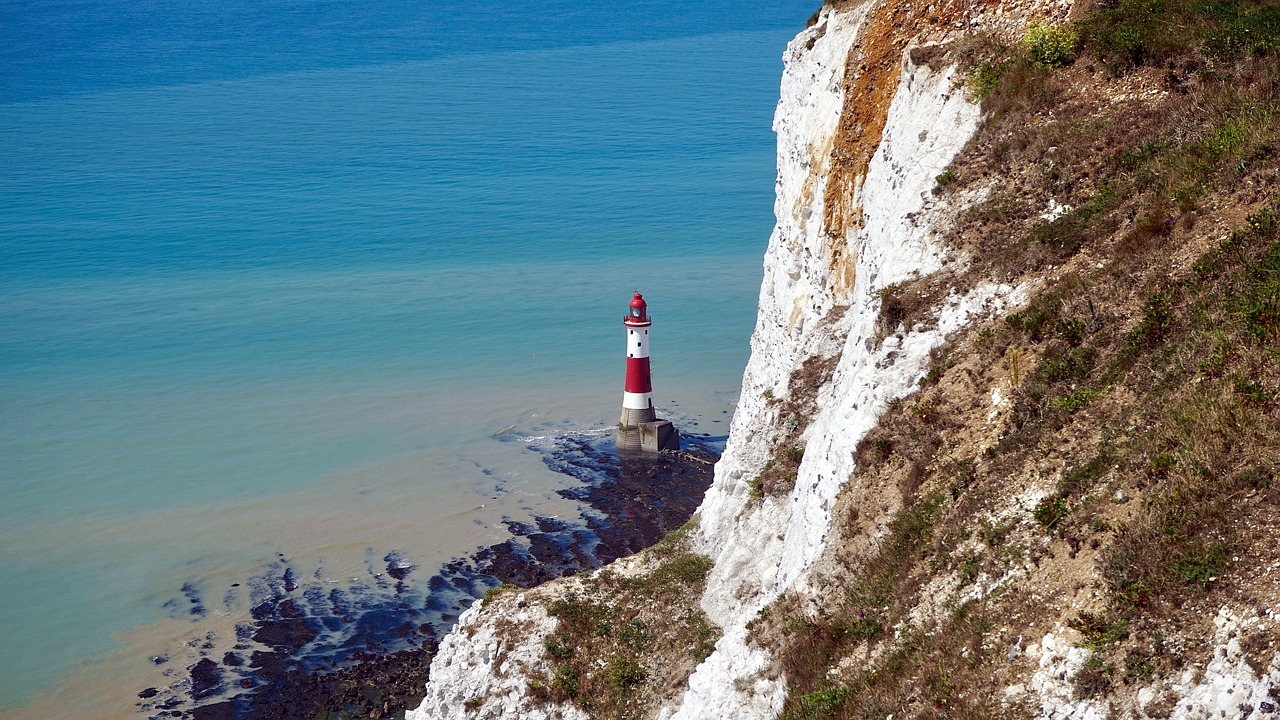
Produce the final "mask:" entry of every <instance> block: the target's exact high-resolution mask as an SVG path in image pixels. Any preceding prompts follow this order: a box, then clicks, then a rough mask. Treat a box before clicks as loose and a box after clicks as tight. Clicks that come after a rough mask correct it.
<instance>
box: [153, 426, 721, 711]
mask: <svg viewBox="0 0 1280 720" xmlns="http://www.w3.org/2000/svg"><path fill="white" fill-rule="evenodd" d="M708 440H709V438H707V437H706V436H703V437H701V438H700V437H698V436H696V435H695V436H693V437H691V438H689V439H688V442H687V443H686V446H685V448H684V449H682V450H680V451H677V452H666V453H662V454H661V455H640V454H636V455H630V454H628V455H622V456H620V455H619V454H618V453H617V452H615V451H614V449H613V443H612V438H610V437H600V436H577V435H566V436H563V437H560V438H557V440H556V442H555V443H554V445H553V446H552V447H551V448H549V449H547V450H545V451H544V452H545V454H544V458H543V459H544V462H545V463H546V465H547V466H548V467H550V468H551V469H553V470H555V471H557V472H561V473H564V474H567V475H569V476H572V477H574V478H577V479H579V480H581V481H582V484H581V485H579V486H577V487H573V488H570V489H566V490H562V491H559V494H561V495H562V496H564V497H566V498H568V499H572V500H575V501H577V502H578V503H580V507H581V509H582V511H581V513H580V515H579V517H578V518H576V519H575V520H564V519H560V518H548V517H538V518H535V522H534V523H532V524H526V523H519V522H515V521H507V523H506V524H507V527H508V528H509V529H510V531H511V533H512V537H511V538H509V539H508V540H506V541H504V542H502V543H498V544H495V545H490V546H487V547H483V548H480V549H478V550H477V551H476V552H474V553H472V554H471V555H470V556H468V557H463V558H457V559H455V560H453V561H451V562H449V563H446V564H445V565H444V566H443V567H441V568H439V570H438V571H437V572H436V573H435V574H434V575H432V576H431V577H430V578H429V579H428V580H427V581H426V582H425V587H423V584H422V583H414V582H413V580H412V578H411V577H410V576H411V575H412V574H413V573H414V572H415V571H416V570H417V568H416V567H414V566H413V565H412V564H410V563H408V562H406V561H405V560H404V559H403V558H401V557H400V556H399V555H398V554H396V553H389V554H388V555H387V556H386V557H385V558H384V562H385V563H386V568H385V572H383V573H381V575H382V578H381V580H382V582H381V583H380V585H379V586H378V587H376V588H348V589H347V590H338V589H332V590H329V591H327V592H325V591H324V590H322V589H320V588H315V587H303V586H300V584H299V582H298V581H297V579H296V578H295V577H294V574H293V572H292V570H291V569H289V568H288V566H287V564H286V565H285V567H284V570H283V572H281V573H280V574H279V577H278V578H274V579H273V581H272V582H271V583H270V585H271V587H272V590H271V593H270V596H269V597H268V598H267V599H265V600H263V601H261V602H260V603H258V604H257V605H256V606H254V608H253V610H252V613H251V615H252V622H250V623H242V624H241V625H239V626H238V627H237V633H236V634H237V640H238V642H237V645H236V650H234V651H231V652H227V653H225V654H224V655H223V656H222V657H221V658H216V657H206V658H203V659H201V660H200V661H199V662H197V663H196V664H195V665H192V666H191V667H190V668H187V669H186V676H187V677H186V681H185V682H182V683H180V684H178V687H179V688H180V691H175V690H174V689H173V688H172V687H171V688H169V689H157V688H147V689H146V690H143V691H142V692H141V693H139V702H138V706H139V709H140V710H141V711H142V712H143V713H144V714H146V715H147V716H148V717H150V718H165V717H184V718H193V719H194V720H223V719H235V720H266V719H268V718H270V719H272V720H291V719H294V718H297V719H299V720H302V719H306V720H310V719H311V718H316V717H324V718H334V719H335V720H336V719H337V718H365V717H368V718H389V717H399V716H401V714H402V713H403V711H404V710H406V709H409V708H412V707H414V706H415V705H416V704H417V702H418V701H419V700H420V699H421V694H422V688H423V685H424V684H425V683H426V680H427V676H428V670H429V667H430V663H431V658H432V657H433V656H434V654H435V650H436V646H437V642H438V640H439V638H440V637H441V636H443V635H444V634H445V633H447V632H448V630H449V629H450V628H451V627H452V625H453V623H454V622H455V621H456V619H457V616H458V615H459V614H460V613H461V612H462V611H463V610H465V609H466V608H467V607H469V606H470V604H471V603H472V602H473V601H474V600H475V599H477V598H479V597H482V596H483V595H484V593H485V592H486V591H487V590H489V589H490V588H493V587H497V586H499V585H503V584H512V585H519V586H522V587H531V586H534V585H537V584H540V583H542V582H545V581H547V580H550V579H552V578H556V577H562V576H565V575H570V574H573V573H576V572H578V571H580V570H585V569H591V568H596V567H599V566H601V565H603V564H606V563H608V562H610V561H612V560H614V559H616V558H619V557H622V556H625V555H629V554H631V553H634V552H636V551H639V550H641V549H643V548H645V547H648V546H650V545H652V544H654V543H656V542H657V541H658V540H660V539H661V538H662V537H663V536H664V535H666V534H667V533H668V532H670V531H671V530H673V529H675V528H677V527H679V526H681V525H682V524H684V523H685V522H686V521H687V520H688V519H689V517H690V516H691V515H692V514H693V512H694V510H695V509H696V508H697V506H698V504H699V503H700V502H701V500H702V497H703V494H704V493H705V491H706V489H707V487H708V486H709V485H710V484H711V480H712V469H713V465H714V463H715V461H716V460H717V455H716V453H715V452H714V451H713V450H712V449H710V448H709V447H708V444H707V443H708ZM191 603H192V607H193V608H196V609H200V610H203V603H202V601H201V599H199V598H192V599H191ZM192 612H196V610H192ZM156 660H157V662H164V661H165V659H164V658H157V659H156Z"/></svg>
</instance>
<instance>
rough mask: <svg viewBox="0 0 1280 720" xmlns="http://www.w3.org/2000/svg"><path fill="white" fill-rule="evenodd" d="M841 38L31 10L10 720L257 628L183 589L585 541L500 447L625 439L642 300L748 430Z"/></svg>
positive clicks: (11, 494)
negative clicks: (814, 43)
mask: <svg viewBox="0 0 1280 720" xmlns="http://www.w3.org/2000/svg"><path fill="white" fill-rule="evenodd" d="M809 9H810V8H808V7H807V6H804V5H800V4H798V3H792V2H778V3H772V4H767V5H765V6H763V7H756V8H744V7H742V6H740V5H738V4H730V3H714V2H712V3H704V4H699V5H698V6H697V7H690V6H686V5H684V4H681V3H675V2H650V3H634V4H623V5H622V6H620V7H618V8H616V9H614V10H612V11H611V13H610V16H609V17H604V16H601V15H599V14H597V13H595V12H587V11H585V10H584V9H583V8H579V7H576V6H573V5H571V4H568V3H546V4H544V5H543V6H542V7H541V8H537V9H530V8H492V7H486V6H482V5H480V4H476V3H442V4H435V5H432V6H430V7H418V6H413V5H397V6H394V7H381V8H376V9H374V8H363V9H361V8H354V7H352V6H348V5H347V4H338V3H320V2H312V3H298V2H281V3H255V4H248V3H245V4H237V3H230V4H221V5H219V6H218V7H216V8H214V7H206V6H203V5H202V6H200V7H195V8H188V7H184V6H182V5H180V4H177V3H161V2H138V3H125V4H123V5H121V4H119V3H105V2H101V3H95V2H85V3H76V4H67V3H56V2H47V1H43V0H42V1H36V0H31V1H29V2H9V3H5V6H4V14H5V23H4V26H3V28H4V29H3V30H0V34H3V35H4V37H5V40H6V43H4V46H5V47H4V49H3V51H0V61H3V64H4V72H3V73H2V74H0V100H2V102H0V168H4V169H3V170H0V285H2V286H3V288H4V291H3V293H2V294H0V402H2V403H3V406H2V407H3V411H2V412H0V456H2V457H3V458H4V460H5V461H4V463H3V465H2V467H0V496H2V497H3V498H4V501H3V503H0V573H3V577H4V578H5V582H4V583H3V584H0V628H3V645H4V647H5V648H6V650H5V652H4V653H0V713H2V714H4V715H6V716H7V715H10V714H12V715H13V716H14V717H36V716H45V717H47V716H49V713H50V712H53V713H60V712H69V711H70V709H71V708H75V709H77V710H78V711H85V712H91V713H92V714H93V715H94V716H95V717H112V716H124V715H126V714H127V712H128V711H129V709H130V708H131V707H132V705H131V703H132V702H133V700H134V697H133V696H134V694H136V692H137V691H138V690H140V689H141V688H143V687H146V686H147V685H148V684H154V683H155V682H156V681H155V680H154V679H153V678H150V677H149V676H148V675H147V673H154V672H156V671H155V669H154V667H151V666H150V663H148V662H147V657H148V656H151V655H158V654H174V653H175V650H174V648H179V649H180V648H181V647H182V645H183V643H185V642H187V640H188V638H189V637H191V636H193V635H198V634H200V633H203V632H205V631H206V630H208V631H210V632H212V631H213V630H216V629H219V628H217V627H215V626H216V625H217V623H218V622H223V621H224V620H225V622H228V623H229V622H232V621H234V618H226V619H223V620H219V619H216V618H211V619H206V620H202V621H200V622H196V621H193V620H190V619H188V618H184V617H181V616H180V614H179V615H175V613H174V612H173V610H172V607H173V600H174V599H175V598H181V594H180V588H182V586H183V585H184V584H191V585H192V586H195V587H200V588H202V589H204V590H206V591H207V592H209V593H211V594H214V595H216V594H217V593H219V592H222V591H223V590H224V589H225V588H227V587H230V586H231V585H232V584H233V583H237V582H242V581H244V580H245V579H246V578H249V577H252V576H254V575H255V574H256V573H258V572H260V571H261V570H262V568H264V567H267V566H268V565H270V564H271V563H272V562H274V561H275V559H276V558H277V557H279V556H280V555H281V554H284V555H287V556H288V557H289V558H290V560H291V561H292V562H294V563H296V564H297V565H298V566H299V567H304V568H311V569H312V570H313V571H314V572H313V577H314V578H315V581H317V582H319V581H322V580H323V581H325V582H329V581H332V582H337V580H331V578H342V577H351V576H352V575H353V574H357V573H360V572H364V571H365V569H366V566H367V565H368V562H369V558H371V557H381V556H382V555H383V554H385V553H386V552H388V551H391V550H394V551H397V552H399V553H401V554H402V555H403V556H405V557H406V558H408V559H410V560H411V561H413V562H415V563H419V564H421V565H423V566H424V567H429V566H431V564H432V563H439V562H441V561H443V560H446V559H448V558H450V557H454V556H457V555H459V554H464V553H466V552H468V551H469V550H470V549H471V548H474V547H476V546H478V545H480V544H484V543H489V542H493V541H495V540H498V539H501V538H502V537H504V533H505V530H504V529H503V527H502V525H501V519H502V518H504V517H516V518H518V517H520V516H521V515H522V514H523V515H528V514H530V513H533V512H556V511H564V512H567V511H568V509H567V508H566V507H562V506H563V505H564V502H563V501H561V500H558V499H557V498H556V497H555V496H554V493H553V491H554V489H556V488H557V487H561V486H563V485H564V484H565V482H567V480H566V479H565V478H564V477H563V476H556V475H554V474H552V473H550V472H549V471H547V470H546V469H545V468H544V467H543V466H542V464H541V461H540V459H539V457H538V456H537V454H536V453H533V452H531V451H529V450H528V449H526V448H525V447H524V446H523V445H522V444H521V443H513V442H504V441H502V440H500V439H499V437H500V436H502V435H503V433H505V432H509V431H511V430H513V429H514V430H515V431H516V432H518V433H523V434H528V435H537V434H539V433H544V432H550V433H554V432H563V431H565V430H568V429H574V430H583V429H587V430H591V429H597V428H607V427H608V425H609V424H610V423H612V422H615V421H616V413H617V411H618V405H619V403H620V399H621V381H622V370H623V365H624V363H623V358H622V342H623V336H622V331H621V328H620V323H619V320H620V317H621V314H622V312H623V310H624V309H625V306H626V303H627V301H628V300H629V298H630V294H631V292H633V291H635V290H640V291H642V292H644V293H645V295H646V298H647V299H648V300H649V302H650V309H651V313H652V314H653V315H654V317H655V325H654V340H653V345H652V352H653V367H654V383H655V402H657V403H658V404H659V405H660V406H661V407H663V408H665V412H667V413H668V414H669V415H672V416H673V417H676V418H677V419H680V420H682V421H683V422H684V423H686V426H687V427H688V428H689V429H691V430H695V431H702V432H707V433H710V434H712V435H717V434H723V433H724V432H726V431H727V420H728V413H730V412H731V411H732V405H733V401H734V397H735V393H736V390H737V384H738V381H739V378H740V375H741V370H742V366H743V364H744V363H745V360H746V355H747V337H748V335H749V333H750V329H751V325H752V323H753V321H754V312H755V297H756V293H757V289H758V283H759V258H760V255H761V253H762V252H763V249H764V245H765V242H766V240H767V237H768V232H769V228H770V226H771V224H772V215H771V209H772V198H773V187H772V179H773V162H774V146H773V136H772V134H771V132H770V130H769V124H770V121H771V115H772V111H773V106H774V104H775V102H776V97H777V81H778V77H779V73H780V70H781V68H780V62H779V56H780V54H781V51H782V49H783V47H784V45H785V43H786V41H787V40H788V39H789V38H790V37H791V36H792V35H793V34H794V32H795V31H796V29H797V28H798V26H799V24H800V23H802V22H803V19H804V17H805V15H806V14H807V10H809ZM166 604H168V607H166ZM215 614H216V613H215ZM210 628H212V629H210ZM69 687H77V688H80V691H79V693H80V694H79V695H77V694H76V693H75V692H70V691H68V690H67V688H69ZM42 688H44V689H45V691H44V692H41V689H42ZM104 693H105V694H109V693H114V694H115V696H113V697H106V698H104V697H101V696H102V695H103V694H104ZM55 695H56V696H57V697H54V696H55ZM121 708H123V709H121Z"/></svg>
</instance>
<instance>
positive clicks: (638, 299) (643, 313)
mask: <svg viewBox="0 0 1280 720" xmlns="http://www.w3.org/2000/svg"><path fill="white" fill-rule="evenodd" d="M622 325H623V326H624V327H626V329H627V380H626V383H625V384H624V385H623V391H622V420H621V422H620V423H619V425H618V448H619V449H623V450H649V451H653V452H657V451H659V450H678V449H679V448H680V435H679V433H678V432H677V431H676V429H675V426H674V425H672V424H671V422H670V421H667V420H659V419H658V416H657V413H655V412H654V410H653V398H652V394H653V379H652V376H651V375H650V373H649V328H650V327H652V326H653V321H652V320H650V319H649V307H648V305H647V304H646V303H645V301H644V296H643V295H641V294H640V293H636V294H635V297H633V298H631V306H630V307H629V308H627V314H626V316H625V317H623V318H622Z"/></svg>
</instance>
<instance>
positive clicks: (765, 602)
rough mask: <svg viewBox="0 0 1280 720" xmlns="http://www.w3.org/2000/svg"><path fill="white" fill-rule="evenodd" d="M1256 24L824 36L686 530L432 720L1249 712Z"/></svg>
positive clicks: (1268, 708)
mask: <svg viewBox="0 0 1280 720" xmlns="http://www.w3.org/2000/svg"><path fill="white" fill-rule="evenodd" d="M1277 53H1280V10H1278V9H1277V8H1275V7H1274V5H1272V4H1268V3H1245V4H1230V5H1228V4H1225V3H1221V4H1215V3H1207V4H1201V5H1197V6H1194V7H1191V6H1185V4H1181V3H1174V2H1171V1H1170V2H1165V1H1164V0H1144V1H1143V2H1136V1H1130V0H1114V1H1113V2H1110V3H1108V4H1107V5H1105V6H1100V7H1093V6H1091V5H1088V4H1085V3H1082V2H1077V3H1075V4H1072V3H1070V2H1065V1H1064V2H1026V1H1013V0H1007V1H1003V2H998V1H992V2H979V3H971V2H934V3H931V4H923V3H915V2H907V1H905V0H867V1H866V2H847V3H834V4H829V5H826V6H824V7H823V8H822V9H821V10H820V11H819V12H818V13H817V14H815V16H814V18H813V19H812V20H811V22H810V24H809V26H808V27H807V28H806V29H805V30H804V31H803V32H801V33H800V34H799V35H798V36H797V37H796V38H795V40H793V41H792V43H791V44H790V45H789V46H788V48H787V51H786V54H785V56H784V63H785V69H784V74H783V78H782V85H781V99H780V102H779V104H778V108H777V113H776V116H775V120H774V129H775V131H776V133H777V135H778V178H777V200H776V204H775V215H776V217H777V224H776V226H775V228H774V231H773V234H772V236H771V238H770V241H769V247H768V250H767V252H766V255H765V260H764V279H763V282H762V285H761V291H760V300H759V315H758V319H757V324H756V328H755V331H754V333H753V335H752V338H751V358H750V360H749V362H748V365H747V368H746V371H745V373H744V376H743V384H742V393H741V398H740V401H739V404H738V407H737V410H736V412H735V415H734V418H733V423H732V427H731V430H730V435H729V440H728V444H727V447H726V449H725V452H724V454H723V456H722V458H721V460H720V461H719V463H718V464H717V466H716V469H715V480H714V483H713V485H712V487H711V489H710V490H709V491H708V493H707V495H706V498H705V499H704V501H703V502H702V505H701V507H700V508H699V511H698V514H697V516H696V517H695V521H694V522H692V523H691V524H690V525H689V526H686V528H684V529H683V530H682V531H680V532H678V533H675V534H673V536H672V537H670V538H668V539H667V540H666V541H664V542H663V543H662V544H660V545H659V546H657V547H655V548H653V549H651V550H649V551H646V552H644V553H641V554H639V555H637V556H634V557H632V558H627V559H624V560H620V561H618V562H616V563H614V564H612V565H610V566H609V567H607V568H604V569H602V570H600V571H597V572H594V573H588V574H584V575H581V576H578V577H575V578H570V579H566V580H561V581H554V582H551V583H548V584H546V585H544V586H541V587H538V588H535V589H531V590H527V591H516V590H505V591H502V592H497V593H493V594H492V595H491V597H489V598H486V599H485V600H484V601H483V602H479V603H477V604H476V605H475V606H474V607H473V608H472V609H470V610H469V611H467V612H466V613H465V614H464V615H463V616H462V617H461V618H460V620H459V623H458V626H457V627H456V628H455V630H454V632H453V633H452V634H451V635H450V636H448V637H447V638H446V639H445V641H444V642H443V643H442V644H441V647H440V652H439V654H438V655H437V657H436V658H435V660H434V662H433V664H432V669H431V681H430V683H429V684H428V686H427V688H426V698H425V699H424V701H423V703H422V705H421V706H420V707H419V708H418V709H417V710H414V711H410V712H409V713H408V714H407V717H408V718H409V719H410V720H418V719H425V718H471V717H475V718H497V717H517V716H518V717H526V718H552V717H555V718H569V717H597V716H598V717H661V718H712V717H714V718H772V717H779V716H785V717H796V718H809V717H814V718H817V717H868V718H870V717H877V718H883V717H886V716H892V717H999V716H1004V717H1042V718H1081V719H1083V718H1106V717H1179V718H1200V717H1204V718H1208V717H1248V718H1266V717H1280V709H1278V708H1280V650H1278V649H1277V640H1280V542H1278V538H1280V509H1278V507H1277V506H1278V505H1280V484H1278V483H1280V479H1278V478H1277V477H1276V476H1277V472H1278V471H1280V353H1278V352H1277V347H1280V239H1278V238H1280V197H1278V196H1277V195H1276V194H1275V193H1276V187H1277V183H1276V181H1277V179H1278V178H1280V174H1278V173H1277V168H1280V151H1278V150H1277V147H1280V97H1278V96H1277V94H1276V92H1275V88H1276V87H1280V69H1278V68H1280V63H1278V62H1277Z"/></svg>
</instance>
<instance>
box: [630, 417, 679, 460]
mask: <svg viewBox="0 0 1280 720" xmlns="http://www.w3.org/2000/svg"><path fill="white" fill-rule="evenodd" d="M617 445H618V449H619V450H639V451H641V452H662V451H663V450H679V449H680V431H679V430H677V429H676V426H675V425H673V424H671V421H670V420H656V419H655V420H652V421H649V422H641V423H636V424H634V425H619V426H618V439H617Z"/></svg>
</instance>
